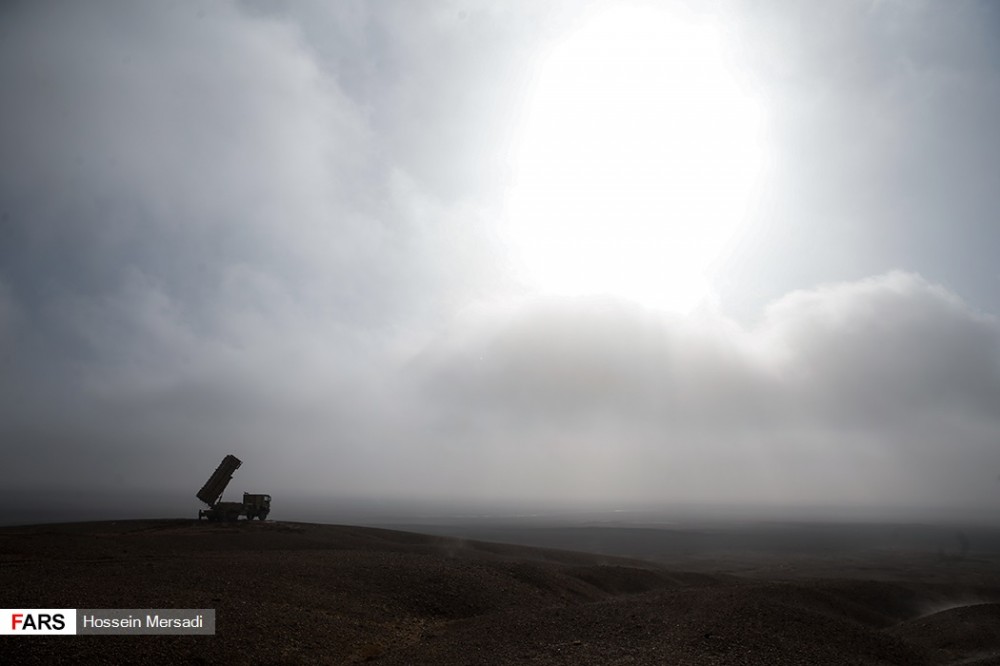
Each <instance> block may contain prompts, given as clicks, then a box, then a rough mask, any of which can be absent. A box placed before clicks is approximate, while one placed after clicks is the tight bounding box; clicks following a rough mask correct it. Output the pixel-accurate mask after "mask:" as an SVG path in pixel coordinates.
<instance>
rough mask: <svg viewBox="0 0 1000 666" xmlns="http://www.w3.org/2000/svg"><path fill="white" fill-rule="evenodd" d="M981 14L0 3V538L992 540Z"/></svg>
mask: <svg viewBox="0 0 1000 666" xmlns="http://www.w3.org/2000/svg"><path fill="white" fill-rule="evenodd" d="M998 27H1000V7H997V6H995V5H992V4H989V3H983V2H963V3H945V2H930V1H928V2H923V1H918V2H905V3H903V2H881V1H879V2H877V1H875V0H854V1H851V2H838V3H827V4H818V3H813V4H803V3H799V2H792V1H791V0H787V1H785V0H771V1H769V2H763V3H758V2H746V1H743V0H717V1H714V2H709V3H685V2H680V1H677V2H662V3H661V2H641V1H638V0H637V1H634V2H630V1H626V0H622V1H620V2H614V1H597V0H595V1H586V0H560V1H559V2H553V3H535V2H527V1H525V2H508V3H501V4H499V5H497V4H495V3H485V2H476V1H473V0H468V1H463V0H447V1H443V2H433V3H414V2H409V1H398V2H383V3H376V4H373V3H364V2H338V3H325V2H308V1H307V2H294V3H293V2H274V3H267V2H258V1H256V0H247V1H245V2H239V1H236V0H232V1H227V2H216V3H212V4H207V5H206V4H199V3H194V2H177V3H169V4H168V3H155V4H134V3H129V2H88V3H46V2H9V3H4V5H3V6H2V8H0V82H2V83H3V90H4V104H3V107H2V109H0V119H2V122H0V143H2V144H3V145H4V146H5V149H4V151H3V152H2V154H0V443H2V445H0V446H2V458H3V463H2V465H0V488H2V489H3V491H4V494H5V495H7V496H8V497H13V498H17V499H16V501H14V502H12V503H8V506H6V507H5V509H4V511H5V513H4V514H3V516H0V522H7V523H8V524H10V523H12V522H18V521H19V520H20V519H19V518H18V517H17V516H24V517H28V516H32V515H42V514H44V513H45V511H43V507H46V506H48V507H50V509H51V510H50V513H51V512H55V513H59V512H61V513H59V515H66V516H68V515H75V514H74V512H78V513H79V515H82V516H86V515H97V514H100V515H102V516H103V515H104V514H105V513H106V511H109V510H113V509H114V507H115V506H118V505H121V506H122V512H123V516H122V517H124V515H125V514H130V513H135V512H141V511H147V510H149V511H154V510H155V511H160V510H162V511H175V509H174V507H177V509H176V511H175V514H173V515H176V512H180V513H181V514H182V515H191V516H192V517H194V516H196V515H197V514H196V511H197V509H198V508H199V507H198V502H197V500H196V499H195V498H194V493H195V492H196V491H197V490H198V488H199V487H200V486H201V484H203V483H204V482H205V480H206V479H207V478H208V476H209V474H210V473H211V472H212V470H214V469H215V467H216V466H217V465H218V464H219V461H220V460H221V459H222V457H223V456H224V455H226V454H229V453H232V454H235V455H237V456H238V457H239V458H240V459H242V461H243V466H242V468H241V469H239V470H238V471H237V472H236V475H235V478H234V480H233V483H232V484H231V485H230V488H229V490H228V491H227V497H235V496H237V495H238V494H239V493H240V492H242V490H244V489H246V490H248V491H251V492H264V493H269V494H271V495H272V496H273V498H274V506H273V515H274V517H282V516H284V517H288V518H291V517H294V516H295V515H297V514H296V513H295V511H299V514H298V515H302V516H304V515H306V514H307V513H308V512H307V511H306V509H305V508H301V507H300V508H299V509H294V508H293V506H294V503H295V502H299V501H300V500H301V498H306V497H308V498H317V502H319V503H322V502H323V501H326V500H325V499H324V498H328V499H329V501H330V502H331V503H335V502H336V501H337V500H338V499H344V498H356V499H358V501H362V500H363V502H374V503H375V504H378V502H380V501H383V502H385V503H387V504H390V505H394V506H395V505H400V506H403V507H404V508H408V510H411V509H412V510H414V511H415V510H417V509H416V507H421V506H429V507H446V508H447V507H453V508H454V511H456V512H459V513H461V512H463V511H468V509H469V508H470V507H471V508H475V507H507V506H517V507H528V508H529V509H530V507H537V508H538V510H549V509H551V508H552V507H564V508H570V509H572V508H573V507H578V508H580V510H582V511H591V510H594V511H598V510H600V511H614V510H615V509H618V508H623V507H624V508H628V507H654V508H655V510H657V511H660V510H663V511H670V510H672V509H676V508H677V507H692V506H698V507H707V506H714V507H732V508H733V511H734V512H736V510H737V509H738V508H743V509H744V510H745V511H746V512H751V511H750V510H749V509H750V508H753V507H756V508H758V509H759V510H760V511H761V512H763V513H767V511H772V510H773V513H774V515H788V516H794V515H799V514H810V515H819V514H820V513H822V512H823V511H826V512H827V513H829V514H831V515H832V516H834V517H835V516H836V515H837V514H838V512H842V515H843V516H845V517H857V518H858V519H864V518H866V517H877V516H885V517H887V519H888V518H891V517H893V516H899V517H907V516H915V517H914V518H913V519H914V520H918V519H919V516H921V515H927V516H931V515H937V516H941V517H944V518H947V519H949V520H951V519H952V518H951V517H954V519H955V520H959V519H961V518H962V517H963V516H970V517H971V516H976V520H980V519H982V520H988V519H989V518H988V517H989V516H991V515H1000V476H998V475H1000V409H998V407H1000V318H998V317H1000V268H998V266H1000V264H998V263H997V260H996V251H997V248H1000V218H998V217H997V211H1000V180H998V179H1000V134H998V133H997V132H995V131H994V126H995V119H996V118H997V117H1000V85H998V81H1000V43H998V42H997V40H996V39H995V37H996V34H997V32H996V29H997V28H998ZM45 498H49V499H48V500H46V499H45ZM53 498H58V500H56V499H53ZM101 498H103V499H101ZM129 498H131V501H130V500H129ZM144 498H145V499H144ZM153 498H155V499H153ZM46 502H48V504H46ZM53 502H55V503H54V504H53ZM133 502H134V503H133ZM184 502H187V504H184ZM283 502H284V503H285V507H286V508H285V509H283V508H282V505H283ZM406 505H409V506H408V507H407V506H406ZM303 506H304V505H303ZM819 508H822V511H821V510H820V509H819ZM47 510H48V509H47ZM477 510H478V509H477ZM184 512H187V513H184ZM53 515H55V514H53ZM309 515H312V514H309ZM317 515H318V514H317ZM734 515H735V514H734ZM109 517H110V516H109ZM26 519H27V518H26ZM907 519H909V518H907Z"/></svg>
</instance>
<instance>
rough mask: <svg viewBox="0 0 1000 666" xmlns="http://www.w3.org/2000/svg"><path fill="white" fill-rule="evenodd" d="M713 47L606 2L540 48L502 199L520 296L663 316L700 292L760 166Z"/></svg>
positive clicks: (651, 13)
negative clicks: (605, 304)
mask: <svg viewBox="0 0 1000 666" xmlns="http://www.w3.org/2000/svg"><path fill="white" fill-rule="evenodd" d="M720 40H721V36H720V34H719V33H718V32H717V31H713V30H712V29H710V28H707V27H705V26H702V25H698V24H695V23H691V22H685V21H683V20H681V19H679V18H677V17H676V16H673V15H671V14H670V13H667V12H665V11H663V10H661V9H657V8H654V7H651V6H639V5H622V4H619V5H614V6H605V7H604V8H603V9H601V10H598V11H595V13H594V14H593V15H591V16H590V17H588V18H587V19H586V20H585V21H584V22H583V24H582V25H581V27H580V28H579V29H578V30H576V31H575V32H574V33H573V34H571V35H570V36H569V37H567V38H566V39H565V41H563V42H561V43H560V44H558V45H556V46H555V47H554V48H553V49H552V51H551V52H550V54H549V55H548V57H547V59H546V60H545V62H544V64H543V65H542V67H541V71H540V75H539V78H538V80H537V83H536V87H535V89H534V93H533V97H532V99H531V102H530V105H529V107H528V113H527V117H526V121H525V123H524V125H523V127H522V128H521V131H520V136H519V139H518V143H517V148H516V151H515V164H514V168H515V171H514V182H513V188H512V191H511V196H510V199H509V202H508V206H509V208H508V227H507V231H508V233H509V239H508V240H509V242H510V243H511V245H512V246H513V248H514V251H515V253H516V256H517V258H518V262H519V266H518V267H519V270H520V271H521V277H522V278H523V279H524V280H526V281H527V282H528V283H529V284H530V285H531V286H532V287H533V288H535V289H538V290H541V291H543V292H546V293H552V294H559V295H574V296H575V295H585V294H613V295H616V296H619V297H624V298H628V299H631V300H634V301H637V302H639V303H642V304H643V305H646V306H649V307H654V308H658V309H665V310H670V311H675V312H684V311H689V310H691V309H692V308H694V307H695V306H697V305H698V304H699V303H700V302H702V301H703V300H704V299H705V298H706V297H707V296H708V295H709V285H710V279H711V272H712V270H713V267H714V265H715V264H716V263H717V262H718V260H719V259H720V257H721V256H722V254H723V253H724V252H725V250H726V249H727V247H728V246H729V244H730V243H732V242H733V241H734V240H735V238H736V237H737V235H738V234H739V232H740V231H741V227H742V226H743V221H744V219H745V218H746V212H747V208H748V206H749V204H750V201H751V199H752V197H753V194H754V189H755V181H756V180H757V175H758V173H759V170H760V167H761V165H762V164H761V163H762V149H761V144H762V142H761V131H760V127H761V111H760V109H759V106H758V105H757V104H756V103H755V101H754V100H753V99H752V98H751V97H750V96H749V95H748V94H747V92H746V91H745V90H743V89H741V88H740V87H739V86H738V85H737V83H736V81H735V80H734V78H733V76H732V74H731V64H729V63H728V62H727V61H726V59H725V57H724V54H723V49H722V45H721V41H720Z"/></svg>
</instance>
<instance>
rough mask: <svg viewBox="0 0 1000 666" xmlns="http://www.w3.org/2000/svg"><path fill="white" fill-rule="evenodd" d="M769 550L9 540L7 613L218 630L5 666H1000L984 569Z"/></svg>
mask: <svg viewBox="0 0 1000 666" xmlns="http://www.w3.org/2000/svg"><path fill="white" fill-rule="evenodd" d="M605 538H607V535H606V534H605ZM761 552H762V551H759V550H758V551H757V552H755V553H753V554H750V555H746V556H740V555H738V554H736V555H734V554H733V553H732V552H729V553H726V554H724V555H718V554H716V555H714V556H713V555H711V554H710V553H699V554H697V555H693V554H692V555H688V556H685V555H684V554H683V553H674V554H673V555H672V556H671V558H672V559H671V558H666V557H660V558H658V559H659V560H661V561H659V562H652V561H647V560H639V559H627V558H620V557H613V556H610V555H596V554H585V553H579V552H570V551H566V550H555V549H541V548H531V547H527V546H516V545H500V544H496V543H487V542H482V541H470V540H465V539H460V538H455V537H443V536H425V535H421V534H415V533H408V532H401V531H390V530H381V529H373V528H362V527H346V526H333V525H316V524H305V523H286V522H267V523H238V524H234V525H219V524H208V523H198V522H197V521H190V520H160V521H148V520H147V521H121V522H117V523H115V522H104V523H76V524H64V525H44V526H36V527H7V528H2V529H0V590H2V596H3V600H2V601H3V603H2V605H3V606H4V607H7V608H12V607H14V608H17V607H27V608H45V607H50V608H170V607H176V608H215V609H216V611H217V633H216V635H215V636H212V637H199V636H53V637H16V638H15V637H2V639H0V662H2V663H5V664H55V663H84V664H85V663H109V664H111V663H150V664H154V663H155V664H163V663H194V664H312V663H319V664H341V663H361V662H369V663H376V664H518V663H546V664H900V665H906V666H919V665H921V664H928V665H937V664H941V665H944V664H980V665H985V664H1000V567H998V565H997V562H998V559H997V558H996V557H994V556H992V555H990V554H989V553H976V554H974V555H970V554H963V555H962V557H953V556H946V555H944V554H937V555H935V554H933V553H923V552H906V551H901V550H899V549H895V550H889V551H885V552H878V553H872V554H869V555H865V556H861V555H857V554H852V555H850V556H848V555H845V554H843V553H837V552H835V551H831V555H830V556H829V557H818V556H815V555H808V556H807V555H802V554H801V553H795V552H781V549H780V548H779V549H776V554H773V555H771V556H764V555H761ZM668 559H669V560H670V561H669V562H668V563H665V561H666V560H668ZM838 562H839V563H840V565H839V568H838Z"/></svg>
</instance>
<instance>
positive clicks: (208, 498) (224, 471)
mask: <svg viewBox="0 0 1000 666" xmlns="http://www.w3.org/2000/svg"><path fill="white" fill-rule="evenodd" d="M242 464H243V462H242V461H241V460H240V459H239V458H237V457H236V456H234V455H228V456H226V457H225V458H223V459H222V463H221V464H220V465H219V467H218V468H217V469H216V470H215V472H213V473H212V476H210V477H209V479H208V481H206V482H205V485H204V486H202V488H201V490H199V491H198V494H197V497H198V499H200V500H201V501H202V502H204V503H205V504H207V505H209V506H210V507H213V508H214V507H215V505H216V504H217V503H218V501H219V499H220V498H221V497H222V493H223V492H225V490H226V486H228V485H229V482H230V481H232V480H233V472H235V471H236V470H238V469H239V468H240V465H242Z"/></svg>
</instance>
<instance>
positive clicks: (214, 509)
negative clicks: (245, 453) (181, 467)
mask: <svg viewBox="0 0 1000 666" xmlns="http://www.w3.org/2000/svg"><path fill="white" fill-rule="evenodd" d="M242 464H243V462H242V461H241V460H240V459H239V458H237V457H236V456H234V455H228V456H226V457H225V458H223V459H222V463H221V464H220V465H219V467H218V468H217V469H216V470H215V472H213V473H212V476H211V477H209V479H208V481H206V482H205V485H204V486H202V488H201V490H199V491H198V494H197V497H198V499H200V500H201V501H202V502H204V503H205V504H207V505H208V507H209V508H207V509H202V510H201V511H199V512H198V520H201V519H202V518H207V519H209V520H225V521H232V520H238V519H239V517H240V516H246V518H247V520H253V519H254V518H259V519H260V520H264V519H265V518H267V514H268V513H269V512H270V511H271V496H270V495H255V494H252V493H243V502H242V503H240V502H223V501H221V500H222V493H223V492H224V491H225V490H226V486H228V485H229V482H230V481H232V480H233V472H235V471H236V470H237V469H239V467H240V465H242Z"/></svg>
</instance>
